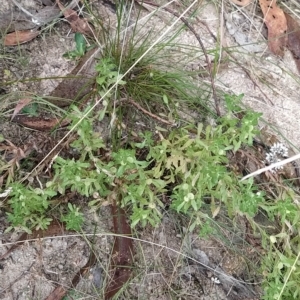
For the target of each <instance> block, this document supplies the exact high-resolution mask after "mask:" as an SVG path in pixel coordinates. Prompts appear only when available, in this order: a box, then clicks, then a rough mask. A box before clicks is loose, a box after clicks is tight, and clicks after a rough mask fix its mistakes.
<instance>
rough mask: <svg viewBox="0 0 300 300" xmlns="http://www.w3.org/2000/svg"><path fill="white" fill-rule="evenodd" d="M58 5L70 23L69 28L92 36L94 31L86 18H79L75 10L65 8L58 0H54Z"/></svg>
mask: <svg viewBox="0 0 300 300" xmlns="http://www.w3.org/2000/svg"><path fill="white" fill-rule="evenodd" d="M56 3H57V5H58V7H59V8H60V9H61V11H62V13H63V14H64V17H65V18H66V20H67V21H68V22H69V23H70V25H71V28H72V30H73V31H74V32H80V33H82V34H85V35H87V36H93V35H94V33H93V31H92V29H91V26H90V25H89V23H88V22H87V20H86V19H84V18H80V17H79V16H78V14H77V13H76V11H75V10H73V9H70V8H65V7H64V6H63V5H62V4H61V3H60V1H59V0H56Z"/></svg>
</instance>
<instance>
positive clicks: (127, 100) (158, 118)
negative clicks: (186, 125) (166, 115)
mask: <svg viewBox="0 0 300 300" xmlns="http://www.w3.org/2000/svg"><path fill="white" fill-rule="evenodd" d="M120 102H124V103H130V104H132V105H133V106H135V107H136V108H137V109H139V110H141V111H142V112H143V113H144V114H145V115H148V116H150V117H151V118H153V119H156V120H157V121H159V122H161V123H164V124H167V125H172V126H175V125H176V124H175V123H172V122H170V121H167V120H164V119H162V118H160V117H158V116H157V115H154V114H152V113H151V112H150V111H148V110H146V109H145V108H143V107H142V106H141V105H139V104H138V103H136V102H135V101H134V100H132V99H125V100H121V101H119V103H120Z"/></svg>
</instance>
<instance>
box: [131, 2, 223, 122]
mask: <svg viewBox="0 0 300 300" xmlns="http://www.w3.org/2000/svg"><path fill="white" fill-rule="evenodd" d="M135 2H137V3H138V4H139V5H142V4H143V3H145V4H149V5H152V6H156V7H161V6H160V5H159V4H156V3H153V2H149V1H142V2H140V1H138V0H135ZM163 9H164V10H166V11H167V12H169V13H170V14H172V15H174V16H175V17H177V18H179V19H180V20H181V21H182V22H183V23H184V24H185V26H186V27H187V28H188V29H189V30H190V31H191V32H192V33H193V34H194V36H195V37H196V39H197V41H198V42H199V44H200V47H201V49H202V51H203V54H204V56H205V60H206V63H207V66H208V71H209V77H210V82H211V88H212V93H213V98H214V102H215V106H216V112H217V115H218V116H219V117H220V116H221V111H220V107H219V102H220V101H219V99H218V96H217V93H216V87H215V80H214V76H213V73H212V66H211V61H210V60H209V57H208V54H207V51H206V49H205V47H204V44H203V42H202V40H201V38H200V36H199V34H198V33H197V32H196V30H195V29H194V28H193V27H192V26H191V25H190V24H189V22H188V21H187V20H186V18H184V17H183V16H180V15H179V14H178V13H177V12H175V11H173V10H171V9H170V8H168V7H163Z"/></svg>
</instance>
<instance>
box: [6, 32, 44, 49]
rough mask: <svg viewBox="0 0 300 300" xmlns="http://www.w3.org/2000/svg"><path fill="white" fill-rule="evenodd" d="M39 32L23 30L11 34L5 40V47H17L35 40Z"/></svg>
mask: <svg viewBox="0 0 300 300" xmlns="http://www.w3.org/2000/svg"><path fill="white" fill-rule="evenodd" d="M38 35H39V31H32V30H23V31H15V32H12V33H9V34H7V35H6V36H5V38H4V46H16V45H19V44H24V43H26V42H29V41H31V40H33V39H34V38H35V37H36V36H38Z"/></svg>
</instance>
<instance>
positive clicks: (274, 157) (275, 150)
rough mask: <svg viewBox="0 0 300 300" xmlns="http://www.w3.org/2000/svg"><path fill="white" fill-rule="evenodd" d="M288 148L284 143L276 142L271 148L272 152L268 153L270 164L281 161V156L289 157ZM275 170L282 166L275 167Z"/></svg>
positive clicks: (267, 159) (267, 158)
mask: <svg viewBox="0 0 300 300" xmlns="http://www.w3.org/2000/svg"><path fill="white" fill-rule="evenodd" d="M288 156H289V155H288V148H287V147H286V146H284V145H283V144H282V143H275V144H274V145H273V146H272V147H271V148H270V152H268V153H267V154H266V161H267V163H268V164H269V165H271V164H274V163H277V162H280V161H281V158H287V157H288ZM274 169H275V170H280V169H282V166H281V167H276V168H274Z"/></svg>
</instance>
